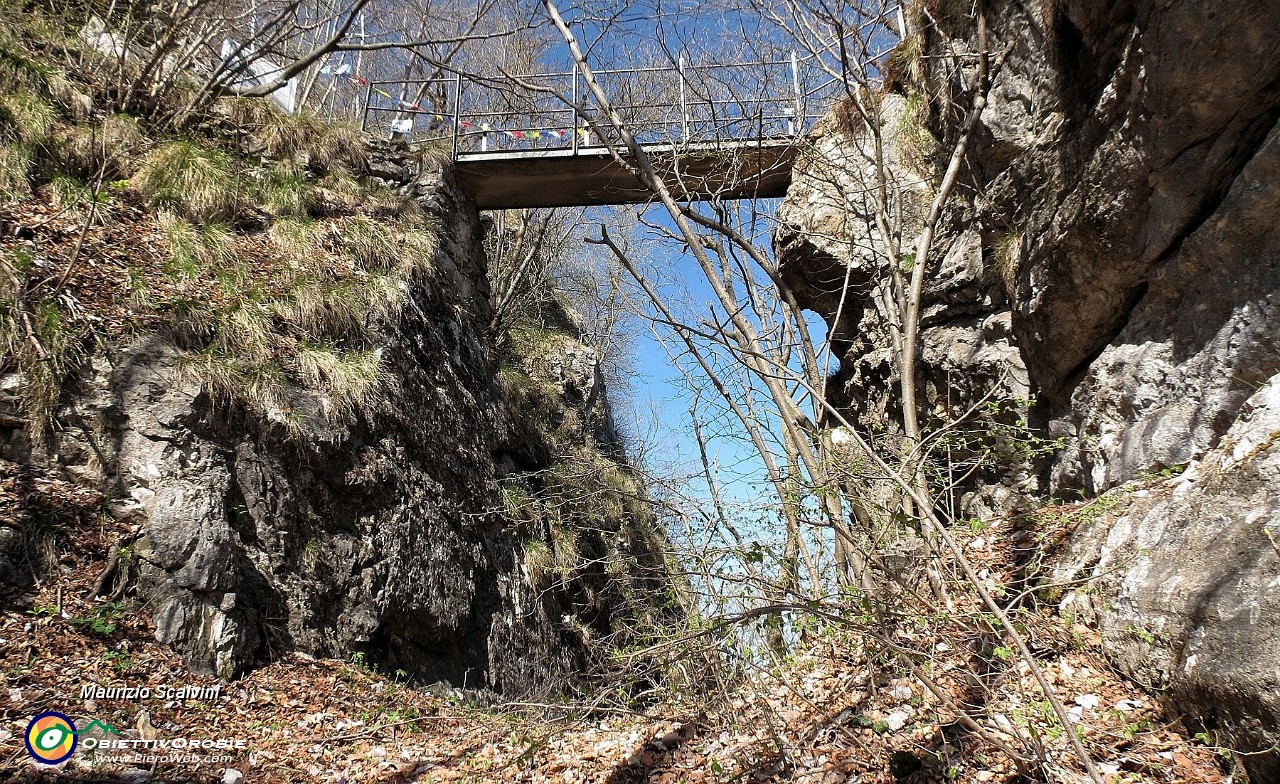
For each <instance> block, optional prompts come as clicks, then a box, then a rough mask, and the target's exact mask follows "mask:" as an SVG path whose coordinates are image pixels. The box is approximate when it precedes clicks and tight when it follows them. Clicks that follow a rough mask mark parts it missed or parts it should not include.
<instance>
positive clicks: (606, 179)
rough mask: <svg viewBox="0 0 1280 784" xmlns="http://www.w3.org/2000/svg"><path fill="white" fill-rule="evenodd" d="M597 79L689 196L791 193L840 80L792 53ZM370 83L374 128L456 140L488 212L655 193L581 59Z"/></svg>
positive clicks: (468, 178)
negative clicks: (628, 160)
mask: <svg viewBox="0 0 1280 784" xmlns="http://www.w3.org/2000/svg"><path fill="white" fill-rule="evenodd" d="M596 77H597V79H599V81H600V82H601V84H602V86H603V87H604V89H605V91H606V93H608V94H609V95H610V96H611V100H612V102H613V107H614V109H615V110H616V111H617V112H618V114H619V115H621V117H622V119H623V121H624V123H626V125H627V126H628V128H629V129H630V130H631V132H632V133H633V135H634V136H635V137H636V139H637V141H639V142H640V143H641V144H642V145H643V146H644V147H645V150H646V152H647V153H649V155H650V156H651V158H652V160H653V162H654V165H655V168H656V169H657V170H658V171H659V172H660V173H661V174H662V176H663V178H664V180H665V181H666V183H667V185H668V187H669V188H670V189H671V191H672V192H673V193H674V194H675V195H677V196H678V197H679V198H685V199H708V198H719V199H743V198H766V197H778V196H782V195H783V193H784V192H785V191H786V188H787V185H788V184H789V183H790V180H791V163H792V160H793V159H794V156H795V153H796V151H797V149H798V147H799V145H800V144H801V143H802V142H803V141H804V140H805V139H807V137H808V132H809V130H810V128H811V127H812V125H813V122H814V121H815V120H816V119H817V118H818V117H819V116H821V114H822V113H824V112H825V111H826V110H827V109H828V108H829V106H830V104H831V102H832V101H833V100H834V99H835V98H836V97H838V95H839V92H840V89H841V85H840V84H839V83H838V82H837V81H836V80H833V79H831V78H830V77H829V76H828V75H826V74H825V73H823V72H822V71H821V69H818V68H815V67H811V66H809V67H806V62H805V61H804V60H802V59H800V58H797V57H796V56H795V55H792V56H791V57H790V58H788V59H785V60H775V61H764V62H755V63H735V64H731V65H724V64H712V65H702V66H697V67H694V66H690V65H687V64H686V63H685V62H684V61H683V60H680V61H678V62H677V63H676V64H675V65H673V66H667V67H658V68H636V69H627V70H606V71H599V72H596ZM363 83H364V84H365V85H366V89H367V92H366V96H367V99H366V109H365V115H364V127H365V129H366V130H372V131H375V132H382V133H386V134H389V135H391V136H393V137H398V138H402V139H404V140H406V141H408V142H410V143H414V144H417V143H431V144H446V145H448V146H449V149H450V154H451V156H452V158H453V160H454V162H455V171H456V173H457V177H458V181H459V184H461V185H462V186H463V187H464V188H465V189H466V190H467V191H468V192H469V193H471V194H472V196H473V197H474V198H475V200H476V204H477V206H478V207H480V208H481V209H511V208H518V207H569V206H585V205H601V204H635V203H643V202H647V201H649V200H650V199H652V198H653V195H652V193H651V192H650V191H649V190H648V189H647V188H645V187H644V186H643V185H642V184H641V183H640V182H638V181H637V180H636V179H635V178H634V177H633V176H632V175H631V174H630V173H629V172H628V171H627V168H626V166H624V165H622V164H620V163H619V161H618V160H617V159H615V158H614V156H613V155H612V154H611V153H610V148H612V149H615V150H621V151H623V152H625V148H624V147H623V146H622V144H621V140H620V139H619V138H618V137H617V135H616V133H615V132H613V131H612V129H611V128H610V126H609V123H608V122H607V121H606V120H605V118H604V117H603V115H602V113H601V111H600V109H599V107H598V105H596V104H595V102H594V101H593V100H592V99H591V97H590V95H589V92H588V91H587V90H586V88H585V84H584V82H583V79H582V76H581V74H580V73H579V72H578V70H577V69H576V68H575V69H573V70H571V71H566V72H560V73H543V74H529V75H524V76H520V77H517V79H482V78H477V77H467V76H462V75H456V76H452V77H448V78H443V79H430V80H417V81H396V82H381V81H365V82H363ZM602 133H603V134H606V135H605V136H604V137H603V138H602V137H601V136H600V134H602ZM624 159H625V156H624Z"/></svg>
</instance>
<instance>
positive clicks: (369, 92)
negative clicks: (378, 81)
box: [360, 81, 373, 133]
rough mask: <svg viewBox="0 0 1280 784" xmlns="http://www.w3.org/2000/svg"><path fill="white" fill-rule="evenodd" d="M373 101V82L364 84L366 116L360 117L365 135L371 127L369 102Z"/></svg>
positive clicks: (361, 128) (361, 129) (361, 127)
mask: <svg viewBox="0 0 1280 784" xmlns="http://www.w3.org/2000/svg"><path fill="white" fill-rule="evenodd" d="M372 100H373V82H368V81H366V82H365V83H364V114H362V115H360V131H361V133H363V132H364V131H365V130H366V129H367V128H368V126H369V109H370V106H369V102H370V101H372Z"/></svg>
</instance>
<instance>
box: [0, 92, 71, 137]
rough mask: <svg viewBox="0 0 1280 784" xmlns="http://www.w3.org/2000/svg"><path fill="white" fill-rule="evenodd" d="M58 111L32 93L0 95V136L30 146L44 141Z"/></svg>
mask: <svg viewBox="0 0 1280 784" xmlns="http://www.w3.org/2000/svg"><path fill="white" fill-rule="evenodd" d="M57 119H58V112H57V110H55V109H54V108H53V105H52V104H50V103H49V102H48V101H45V100H43V99H41V98H39V97H37V96H35V95H33V94H32V93H28V92H20V93H10V94H8V95H5V96H3V97H0V136H4V137H8V138H9V139H11V140H14V141H17V142H20V143H22V144H25V145H28V146H31V145H36V144H39V143H41V142H43V141H44V139H45V137H46V136H48V135H49V131H50V130H52V128H53V124H54V123H55V122H56V121H57Z"/></svg>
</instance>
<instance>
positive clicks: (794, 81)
mask: <svg viewBox="0 0 1280 784" xmlns="http://www.w3.org/2000/svg"><path fill="white" fill-rule="evenodd" d="M791 89H792V91H793V92H794V93H795V99H796V135H797V136H799V135H800V133H801V132H802V131H803V130H804V121H805V116H804V98H803V96H802V95H801V94H800V61H799V60H797V59H796V52H795V50H794V49H792V50H791Z"/></svg>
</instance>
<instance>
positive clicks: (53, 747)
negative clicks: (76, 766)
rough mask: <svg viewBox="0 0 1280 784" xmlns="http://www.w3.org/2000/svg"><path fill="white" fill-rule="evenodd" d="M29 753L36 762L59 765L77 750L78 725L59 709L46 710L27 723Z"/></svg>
mask: <svg viewBox="0 0 1280 784" xmlns="http://www.w3.org/2000/svg"><path fill="white" fill-rule="evenodd" d="M26 740H27V753H28V754H30V755H31V756H32V757H34V758H35V760H36V762H43V763H44V764H46V765H57V764H58V763H59V762H62V761H64V760H65V759H67V758H68V757H70V756H71V753H72V752H73V751H75V750H76V742H77V740H78V739H77V738H76V725H75V724H74V723H72V721H71V719H70V718H68V717H66V716H64V715H63V714H61V713H58V712H57V711H45V712H44V713H41V714H40V715H39V716H36V717H35V718H34V719H32V720H31V723H30V724H28V725H27V738H26Z"/></svg>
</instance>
